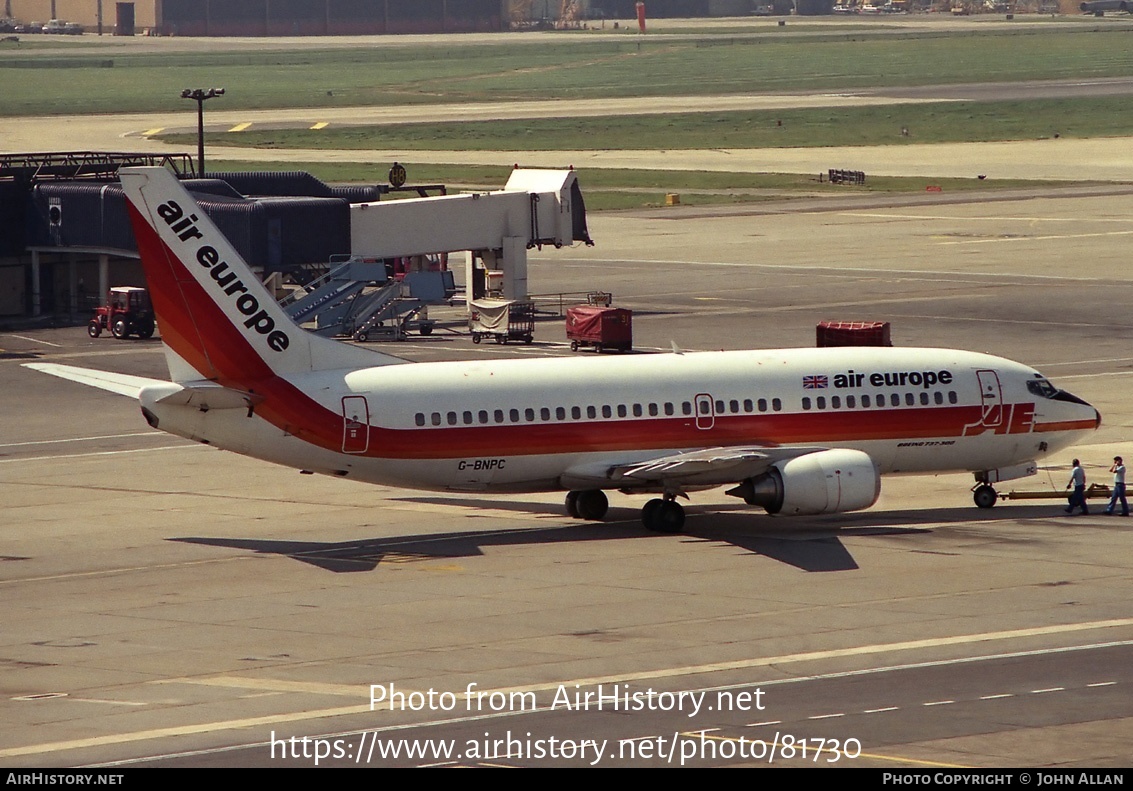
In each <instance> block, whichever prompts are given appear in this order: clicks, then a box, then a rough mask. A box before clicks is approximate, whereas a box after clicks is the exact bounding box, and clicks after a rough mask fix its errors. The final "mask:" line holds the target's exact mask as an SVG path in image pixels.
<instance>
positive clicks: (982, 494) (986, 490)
mask: <svg viewBox="0 0 1133 791" xmlns="http://www.w3.org/2000/svg"><path fill="white" fill-rule="evenodd" d="M972 499H973V500H974V501H975V503H976V506H977V507H979V508H991V507H992V506H993V505H995V502H996V500H998V499H999V495H998V494H996V492H995V489H993V488H991V487H990V486H988V485H987V484H986V483H985V484H983V485H982V486H977V487H976V489H975V491H973V492H972Z"/></svg>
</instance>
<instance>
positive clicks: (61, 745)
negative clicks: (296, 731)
mask: <svg viewBox="0 0 1133 791" xmlns="http://www.w3.org/2000/svg"><path fill="white" fill-rule="evenodd" d="M369 711H370V704H369V703H366V704H364V705H360V706H343V707H342V708H338V709H323V710H322V711H296V712H291V713H290V714H276V715H273V716H268V717H248V718H246V719H242V720H226V721H224V722H201V723H197V724H196V725H181V726H177V727H173V728H153V729H152V730H148V731H135V732H133V733H108V734H106V735H105V736H92V737H90V738H88V739H71V740H70V741H65V742H49V743H47V744H29V745H27V746H26V747H11V748H9V749H6V750H0V758H15V757H18V756H22V755H40V754H42V753H53V752H58V751H59V750H81V749H83V748H86V747H106V746H108V745H112V744H130V743H132V742H141V741H148V740H150V739H162V738H168V737H171V736H192V735H194V734H198V733H212V732H213V731H215V730H216V729H217V728H225V729H228V728H254V727H256V726H258V725H276V724H279V723H284V722H301V721H303V720H310V719H315V718H316V717H340V716H345V715H348V714H366V713H367V712H369Z"/></svg>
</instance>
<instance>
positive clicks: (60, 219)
mask: <svg viewBox="0 0 1133 791" xmlns="http://www.w3.org/2000/svg"><path fill="white" fill-rule="evenodd" d="M130 166H163V167H166V168H168V169H171V170H173V171H174V172H176V173H177V175H178V176H179V178H180V179H181V180H182V183H183V185H184V186H185V188H186V189H187V190H188V191H189V193H190V194H191V195H192V196H193V199H194V200H195V201H196V203H197V205H198V206H199V207H200V209H201V210H202V211H204V213H205V214H207V215H208V216H209V218H210V219H211V220H212V221H213V222H214V223H215V224H216V226H217V227H218V229H219V230H220V231H221V233H223V234H224V235H225V236H226V237H227V238H228V240H229V241H230V242H231V243H232V245H233V247H235V248H236V250H237V251H238V252H239V253H240V255H241V257H242V258H243V259H244V260H245V261H246V262H247V263H248V265H249V266H251V267H252V269H253V270H254V271H256V273H257V274H258V275H259V276H261V277H262V278H263V279H264V280H265V281H266V282H269V283H270V284H271V285H272V287H273V288H274V289H275V291H276V292H277V296H278V297H279V298H282V299H285V300H287V299H291V298H292V297H296V299H298V297H297V296H296V291H298V292H300V293H301V292H306V295H305V297H303V299H305V300H306V304H305V305H302V304H296V306H295V308H294V310H293V311H290V309H289V312H291V315H292V317H293V318H294V319H296V321H301V322H305V321H311V322H314V323H315V324H316V327H317V330H316V331H321V332H324V333H325V334H338V335H351V334H353V335H355V337H358V336H359V334H360V333H364V332H366V331H368V330H369V329H370V327H371V326H372V325H374V324H376V325H377V326H383V325H382V324H381V322H383V320H386V321H388V320H389V319H390V318H396V317H397V316H399V315H401V314H403V313H406V312H407V311H409V310H410V309H413V310H416V309H418V308H420V307H423V306H424V305H425V304H426V303H432V304H436V303H438V302H441V301H446V300H448V299H450V298H451V297H452V296H453V294H454V292H455V278H454V277H453V274H452V272H451V271H450V270H449V265H448V262H449V256H450V255H451V254H454V253H455V254H461V255H463V257H464V278H463V282H464V283H465V284H466V287H467V288H466V299H467V300H469V301H471V300H476V299H480V298H485V297H499V298H503V299H509V300H512V299H517V300H523V299H526V298H527V297H528V288H527V251H528V250H529V249H531V248H532V247H536V246H538V247H542V246H544V245H551V246H553V247H555V248H559V247H563V246H569V245H571V244H573V243H575V242H584V243H587V244H591V243H592V242H591V240H590V235H589V233H588V231H587V228H586V207H585V204H584V202H583V199H582V193H581V190H580V188H579V185H578V178H577V175H576V173H575V172H574V171H573V170H561V171H554V170H525V169H518V168H517V169H515V170H513V171H512V173H511V176H510V177H509V179H508V182H507V184H506V185H504V187H503V188H502V189H500V190H492V191H487V192H472V193H467V194H461V195H447V194H445V193H446V192H447V190H445V188H444V186H443V185H417V186H410V185H406V184H404V183H403V182H404V175H405V174H404V169H401V170H400V175H399V177H398V178H397V179H396V180H395V179H394V178H393V177H394V173H395V171H397V170H398V169H397V168H394V169H392V170H391V181H396V183H394V184H377V185H363V186H358V185H350V186H332V185H328V184H325V183H323V182H322V181H320V180H319V179H317V178H315V177H314V176H312V175H310V174H309V173H305V172H274V171H273V172H228V173H224V172H219V173H218V172H212V171H210V172H209V173H208V177H207V178H201V177H199V176H198V175H197V174H196V173H195V172H194V170H193V161H192V159H191V157H189V156H188V155H187V154H177V155H157V154H129V153H98V152H75V153H63V154H60V153H50V154H3V155H0V323H4V322H5V320H10V321H26V320H29V319H30V320H32V321H42V322H45V323H53V324H75V323H81V322H83V321H85V320H86V319H87V318H89V316H90V312H91V310H92V309H93V308H94V307H95V306H97V305H99V304H103V301H104V300H105V298H106V295H107V292H108V291H109V289H110V288H111V287H123V286H134V287H145V286H146V282H145V278H144V274H143V272H142V268H141V265H140V262H139V261H138V251H137V244H136V242H135V240H134V233H133V228H132V226H131V224H130V220H129V216H128V213H127V208H126V198H125V195H124V193H123V191H122V188H121V186H120V184H119V182H118V170H119V168H123V167H130ZM396 192H402V193H410V196H411V197H414V199H412V200H404V199H403V200H388V197H391V193H396ZM432 193H440V194H432ZM383 197H385V198H387V199H386V200H383ZM383 284H384V286H385V288H384V290H380V293H375V294H372V295H364V294H363V292H364V291H366V290H367V289H368V288H371V287H375V286H379V285H383ZM292 287H294V288H292ZM281 292H282V293H281ZM285 295H286V296H285ZM363 296H365V297H366V299H365V300H362V299H361V298H362V297H363ZM371 296H372V297H373V298H372V299H371V298H370V297H371ZM299 301H302V300H299ZM362 302H365V305H363V304H362ZM418 303H420V304H418ZM332 308H335V310H332ZM363 308H365V310H366V311H368V312H367V313H366V315H361V313H362V309H363ZM383 310H385V311H386V312H385V313H382V312H381V311H383ZM336 311H337V312H336ZM366 321H370V322H371V323H370V324H369V325H366V326H363V323H364V322H366ZM370 334H373V333H370Z"/></svg>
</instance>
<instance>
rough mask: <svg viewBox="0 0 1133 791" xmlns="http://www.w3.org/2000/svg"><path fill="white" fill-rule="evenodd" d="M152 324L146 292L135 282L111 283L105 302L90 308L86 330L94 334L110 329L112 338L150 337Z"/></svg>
mask: <svg viewBox="0 0 1133 791" xmlns="http://www.w3.org/2000/svg"><path fill="white" fill-rule="evenodd" d="M155 327H156V325H155V324H154V320H153V308H152V307H151V306H150V301H149V292H148V291H146V290H145V289H144V288H137V287H135V286H115V287H114V288H112V289H110V293H109V294H108V295H107V299H106V304H105V305H103V306H100V307H97V308H95V309H94V318H92V319H91V320H90V322H89V323H88V324H87V334H88V335H90V336H91V337H92V338H97V337H98V336H99V335H101V334H102V331H103V330H110V332H111V334H113V335H114V337H115V338H119V339H121V338H128V337H130V336H131V335H137V336H138V337H139V338H150V337H152V336H153V331H154V329H155Z"/></svg>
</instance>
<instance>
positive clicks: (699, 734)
mask: <svg viewBox="0 0 1133 791" xmlns="http://www.w3.org/2000/svg"><path fill="white" fill-rule="evenodd" d="M681 736H687V737H690V738H693V737H700V738H701V739H712V740H714V741H718V742H743V741H746V742H748V743H750V742H751V741H753V740H752V739H750V738H749V737H747V736H741V737H739V738H737V737H734V736H711V735H709V734H707V733H705V732H703V731H686V732H684V733H682V734H681ZM755 741H763V740H762V739H757V740H755ZM764 744H766V742H764ZM768 746H769V747H773V748H775V749H778V748H780V747H787V746H793V745H785V744H783V742H781V741H779V742H772V743H771V744H770V745H768ZM795 752H802V748H800V747H795ZM812 753H813V755H812ZM822 753H828V754H830V755H835V754H837V755H838V758H837V759H836V760H835V761H831V760H829V759H826V760H824V761H823V760H819V759H818V756H820V755H821V754H822ZM842 758H845V759H846V760H847V761H851V762H852V761H856V760H858V759H860V758H873V759H875V760H878V761H893V762H895V763H902V764H906V763H907V764H916V765H917V766H936V767H939V768H941V769H970V768H971V767H968V766H963V765H962V764H946V763H941V762H939V761H919V760H917V759H916V758H904V757H902V756H899V755H880V754H878V753H858V754H857V755H856V756H854V757H853V758H850V757H849V756H847V755H846V754H845V752H844V751H842V750H835V749H830V750H827V749H818V750H815V749H813V748H812V749H808V750H807V755H805V756H802V755H796V756H793V757H792V758H783V757H780V758H779V760H780V761H781V762H787V761H794V760H796V759H797V760H799V761H802V762H803V763H806V762H810V763H826V764H831V763H837V762H838V761H840V760H842ZM752 760H756V761H758V760H761V759H759V758H754V759H752ZM768 763H770V761H768Z"/></svg>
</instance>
